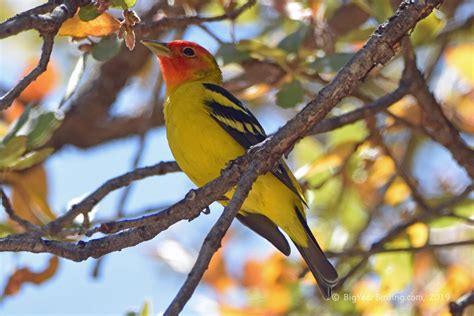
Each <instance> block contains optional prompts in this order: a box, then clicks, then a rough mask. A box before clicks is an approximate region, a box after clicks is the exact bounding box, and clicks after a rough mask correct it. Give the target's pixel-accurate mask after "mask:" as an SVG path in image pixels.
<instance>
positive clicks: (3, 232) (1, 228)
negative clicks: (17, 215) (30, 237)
mask: <svg viewBox="0 0 474 316" xmlns="http://www.w3.org/2000/svg"><path fill="white" fill-rule="evenodd" d="M14 233H16V231H15V230H14V229H13V227H11V226H10V225H8V224H3V223H0V238H3V237H5V236H8V235H10V234H14Z"/></svg>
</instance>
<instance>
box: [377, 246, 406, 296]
mask: <svg viewBox="0 0 474 316" xmlns="http://www.w3.org/2000/svg"><path fill="white" fill-rule="evenodd" d="M407 246H409V243H408V240H407V239H405V238H399V239H396V240H394V241H392V242H390V243H389V244H387V245H386V247H387V248H389V247H393V248H401V247H407ZM373 268H374V271H375V272H377V274H378V275H379V277H380V289H379V291H380V293H381V294H383V295H393V294H394V293H396V292H398V291H400V290H402V289H403V288H405V287H406V286H407V285H408V284H410V283H411V282H412V281H413V263H412V254H410V253H407V252H398V253H380V254H377V255H375V256H374V257H373Z"/></svg>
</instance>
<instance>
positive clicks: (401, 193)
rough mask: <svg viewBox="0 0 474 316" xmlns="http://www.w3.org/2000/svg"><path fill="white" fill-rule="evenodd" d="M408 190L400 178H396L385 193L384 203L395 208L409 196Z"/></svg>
mask: <svg viewBox="0 0 474 316" xmlns="http://www.w3.org/2000/svg"><path fill="white" fill-rule="evenodd" d="M410 193H411V192H410V188H409V187H408V185H407V184H406V183H405V181H403V179H402V178H399V177H397V178H396V179H395V181H393V183H392V184H391V185H390V187H389V188H388V190H387V192H386V193H385V196H384V200H385V203H387V204H390V205H392V206H395V205H397V204H400V203H401V202H403V201H405V200H406V199H407V198H408V197H409V196H410Z"/></svg>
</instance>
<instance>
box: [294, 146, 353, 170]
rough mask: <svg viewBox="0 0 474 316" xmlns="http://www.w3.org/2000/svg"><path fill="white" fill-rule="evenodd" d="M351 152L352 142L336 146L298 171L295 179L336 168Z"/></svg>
mask: <svg viewBox="0 0 474 316" xmlns="http://www.w3.org/2000/svg"><path fill="white" fill-rule="evenodd" d="M353 152H354V143H352V142H346V143H341V144H339V145H336V146H335V147H334V148H333V149H331V150H330V151H328V152H327V153H326V154H325V155H323V156H321V157H319V158H317V159H315V160H314V161H313V162H311V163H309V164H307V165H305V166H303V167H301V168H300V169H298V171H296V176H297V178H302V177H311V176H313V175H315V174H318V173H320V172H323V171H326V170H328V169H334V168H338V167H340V166H341V164H342V163H343V162H344V160H345V159H347V158H348V157H349V155H351V154H352V153H353Z"/></svg>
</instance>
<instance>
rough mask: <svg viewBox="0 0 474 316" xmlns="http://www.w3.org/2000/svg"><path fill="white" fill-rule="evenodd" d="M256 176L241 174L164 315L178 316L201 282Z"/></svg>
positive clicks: (252, 170) (250, 171) (250, 172)
mask: <svg viewBox="0 0 474 316" xmlns="http://www.w3.org/2000/svg"><path fill="white" fill-rule="evenodd" d="M262 171H263V170H262ZM257 176H258V173H257V170H256V169H255V168H252V167H251V168H250V169H249V170H247V171H246V172H245V173H244V174H243V176H242V178H241V180H240V181H239V183H238V186H237V189H236V191H235V193H234V195H233V196H232V199H231V200H230V202H229V204H228V205H227V206H226V207H225V209H224V212H223V213H222V215H221V216H220V217H219V219H218V220H217V222H216V223H215V224H214V226H213V227H212V229H211V231H210V232H209V233H208V234H207V236H206V239H205V240H204V243H203V245H202V247H201V250H200V251H199V255H198V258H197V260H196V262H195V264H194V266H193V268H192V269H191V272H190V273H189V274H188V277H187V278H186V281H185V282H184V284H183V286H181V288H180V290H179V292H178V294H177V295H176V297H175V298H174V299H173V301H172V302H171V304H170V305H169V306H168V308H167V309H166V311H165V313H164V315H167V316H170V315H178V314H179V313H180V312H181V311H182V309H183V307H184V305H186V303H187V302H188V301H189V299H190V298H191V296H192V294H193V293H194V290H195V289H196V287H197V286H198V284H199V282H200V281H201V279H202V276H203V275H204V272H205V271H206V270H207V268H208V267H209V262H210V261H211V259H212V256H213V255H214V253H215V252H216V251H217V249H219V247H220V246H221V241H222V238H223V237H224V234H225V233H226V232H227V230H228V229H229V226H230V224H231V223H232V220H233V219H234V217H235V216H236V215H237V213H238V212H239V210H240V208H241V206H242V204H243V202H244V200H245V198H246V197H247V195H248V193H249V191H250V189H251V188H252V184H253V183H254V182H255V180H256V179H257Z"/></svg>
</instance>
